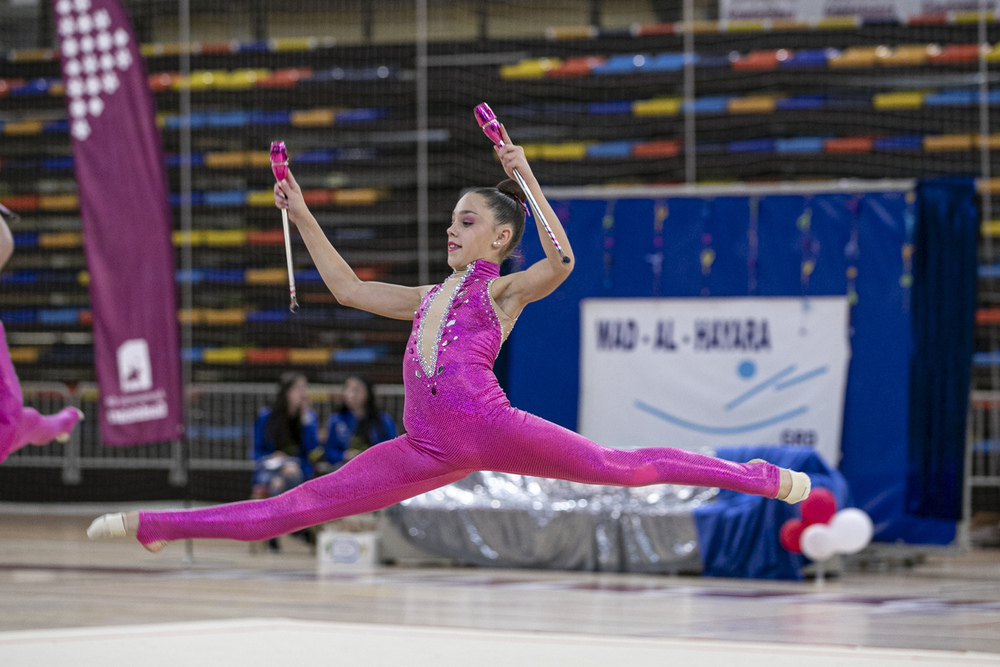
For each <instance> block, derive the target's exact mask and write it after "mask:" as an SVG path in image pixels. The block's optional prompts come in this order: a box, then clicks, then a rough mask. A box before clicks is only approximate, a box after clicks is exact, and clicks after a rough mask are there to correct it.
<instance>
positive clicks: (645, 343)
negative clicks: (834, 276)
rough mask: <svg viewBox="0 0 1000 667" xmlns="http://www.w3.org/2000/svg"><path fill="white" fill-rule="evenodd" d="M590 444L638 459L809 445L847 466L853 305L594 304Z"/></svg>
mask: <svg viewBox="0 0 1000 667" xmlns="http://www.w3.org/2000/svg"><path fill="white" fill-rule="evenodd" d="M580 308H581V347H580V356H581V359H580V420H579V430H580V433H582V434H583V435H584V436H586V437H588V438H590V439H591V440H594V441H595V442H598V443H600V444H602V445H608V446H611V447H618V448H622V449H633V448H636V447H658V446H670V447H679V448H682V449H691V450H702V449H705V448H706V447H708V448H714V447H718V446H721V445H780V444H785V445H802V446H808V447H812V448H815V449H816V450H817V451H818V452H819V453H820V454H821V455H822V456H823V457H824V458H825V459H826V460H827V461H828V462H829V463H830V464H832V465H836V464H837V463H838V461H839V460H840V433H841V426H842V423H843V414H844V389H845V385H846V382H847V365H848V361H849V360H850V348H849V344H848V316H849V308H848V304H847V298H846V297H815V298H809V299H800V298H731V299H729V298H710V299H585V300H584V301H582V302H581V306H580Z"/></svg>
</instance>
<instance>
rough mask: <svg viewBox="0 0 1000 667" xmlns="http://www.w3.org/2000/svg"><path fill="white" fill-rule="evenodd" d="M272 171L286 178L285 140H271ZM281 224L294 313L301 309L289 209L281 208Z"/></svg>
mask: <svg viewBox="0 0 1000 667" xmlns="http://www.w3.org/2000/svg"><path fill="white" fill-rule="evenodd" d="M271 171H272V172H273V173H274V177H275V178H276V179H278V182H279V183H280V182H281V181H283V180H285V176H287V175H288V152H287V151H286V150H285V142H284V141H272V142H271ZM281 226H282V228H283V229H284V230H285V260H286V261H287V263H288V291H289V292H290V294H291V299H292V300H291V302H290V303H289V304H288V310H290V311H292V312H293V313H294V312H295V311H297V310H298V309H299V302H298V300H297V299H296V298H295V269H294V268H293V267H292V239H291V236H290V235H289V233H288V211H287V210H286V209H281Z"/></svg>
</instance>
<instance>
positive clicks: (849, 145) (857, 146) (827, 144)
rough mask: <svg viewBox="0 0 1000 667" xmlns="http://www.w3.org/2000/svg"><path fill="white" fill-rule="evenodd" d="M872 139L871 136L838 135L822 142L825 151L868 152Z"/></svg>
mask: <svg viewBox="0 0 1000 667" xmlns="http://www.w3.org/2000/svg"><path fill="white" fill-rule="evenodd" d="M873 143H874V141H873V139H872V138H871V137H840V138H837V139H827V140H826V141H824V142H823V151H824V152H826V153H868V152H870V151H871V149H872V145H873Z"/></svg>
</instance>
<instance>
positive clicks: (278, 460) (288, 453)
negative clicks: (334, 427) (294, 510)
mask: <svg viewBox="0 0 1000 667" xmlns="http://www.w3.org/2000/svg"><path fill="white" fill-rule="evenodd" d="M316 422H317V420H316V413H315V412H314V411H313V409H312V405H311V404H310V403H309V383H308V380H306V377H305V376H304V375H300V374H298V373H286V374H285V375H282V376H281V380H280V382H279V384H278V393H277V395H276V396H275V398H274V402H273V403H272V404H271V406H270V407H266V408H262V409H261V411H260V413H259V415H258V416H257V421H256V422H255V423H254V429H253V451H252V456H253V460H254V472H253V491H252V497H253V498H256V499H260V498H270V497H272V496H276V495H278V494H280V493H283V492H285V491H287V490H289V489H292V488H294V487H296V486H298V485H299V484H301V483H302V482H304V481H305V480H307V479H309V478H311V477H312V476H313V467H312V463H311V462H310V459H309V456H310V454H311V453H312V452H313V451H315V450H317V449H318V447H319V439H318V437H317V432H316V429H317V423H316ZM269 546H270V547H271V549H272V550H277V548H278V544H277V540H270V541H269Z"/></svg>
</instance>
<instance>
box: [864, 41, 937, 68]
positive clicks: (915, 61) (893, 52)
mask: <svg viewBox="0 0 1000 667" xmlns="http://www.w3.org/2000/svg"><path fill="white" fill-rule="evenodd" d="M931 48H932V47H930V46H929V45H927V44H911V45H905V46H898V47H896V48H895V49H888V52H883V51H879V52H878V54H877V55H878V62H879V64H881V65H884V66H886V67H908V66H914V65H923V64H924V63H925V62H927V56H928V55H929V54H930V51H931Z"/></svg>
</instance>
